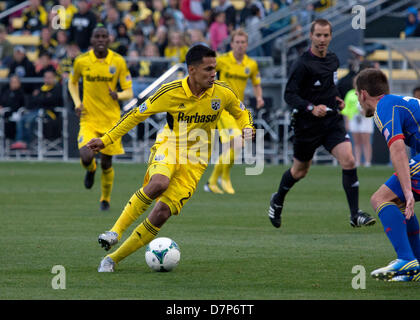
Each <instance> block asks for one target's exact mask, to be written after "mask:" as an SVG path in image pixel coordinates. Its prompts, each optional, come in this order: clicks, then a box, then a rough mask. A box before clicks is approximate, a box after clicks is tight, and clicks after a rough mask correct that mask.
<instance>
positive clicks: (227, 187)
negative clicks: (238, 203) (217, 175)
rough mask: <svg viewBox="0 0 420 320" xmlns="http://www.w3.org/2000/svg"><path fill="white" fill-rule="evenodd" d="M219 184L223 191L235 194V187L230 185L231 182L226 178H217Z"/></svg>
mask: <svg viewBox="0 0 420 320" xmlns="http://www.w3.org/2000/svg"><path fill="white" fill-rule="evenodd" d="M219 183H220V186H221V187H222V189H223V191H224V192H226V193H228V194H235V189H233V187H232V182H231V181H230V179H229V180H226V179H220V180H219Z"/></svg>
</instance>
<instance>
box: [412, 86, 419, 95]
mask: <svg viewBox="0 0 420 320" xmlns="http://www.w3.org/2000/svg"><path fill="white" fill-rule="evenodd" d="M416 91H420V85H418V86H417V87H415V88H414V89H413V96H414V94H415V93H416Z"/></svg>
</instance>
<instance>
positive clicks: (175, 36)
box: [164, 30, 188, 62]
mask: <svg viewBox="0 0 420 320" xmlns="http://www.w3.org/2000/svg"><path fill="white" fill-rule="evenodd" d="M187 51H188V47H187V46H186V45H185V43H184V39H183V38H182V33H181V32H179V31H177V30H171V31H169V35H168V46H167V47H166V48H165V50H164V56H165V57H166V58H176V60H177V62H185V55H186V54H187Z"/></svg>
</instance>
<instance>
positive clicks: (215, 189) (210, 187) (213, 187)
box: [204, 182, 224, 194]
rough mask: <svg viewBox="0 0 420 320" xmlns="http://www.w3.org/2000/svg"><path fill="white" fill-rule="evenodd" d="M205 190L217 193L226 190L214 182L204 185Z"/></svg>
mask: <svg viewBox="0 0 420 320" xmlns="http://www.w3.org/2000/svg"><path fill="white" fill-rule="evenodd" d="M204 191H206V192H211V193H216V194H223V193H224V192H223V191H222V190H221V189H220V188H219V187H218V186H217V184H212V183H210V182H207V183H206V184H205V185H204Z"/></svg>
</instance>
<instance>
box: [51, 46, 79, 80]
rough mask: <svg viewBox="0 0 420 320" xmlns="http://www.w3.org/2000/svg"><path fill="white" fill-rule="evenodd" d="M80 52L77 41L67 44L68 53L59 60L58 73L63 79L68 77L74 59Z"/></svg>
mask: <svg viewBox="0 0 420 320" xmlns="http://www.w3.org/2000/svg"><path fill="white" fill-rule="evenodd" d="M79 54H80V49H79V46H78V45H77V44H76V43H74V42H73V43H69V44H67V45H66V55H65V56H64V57H63V58H61V59H60V60H59V62H58V67H57V73H58V75H59V76H60V77H61V78H62V79H67V78H68V76H69V74H70V72H71V70H72V68H73V62H74V59H76V57H77V56H78V55H79Z"/></svg>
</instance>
